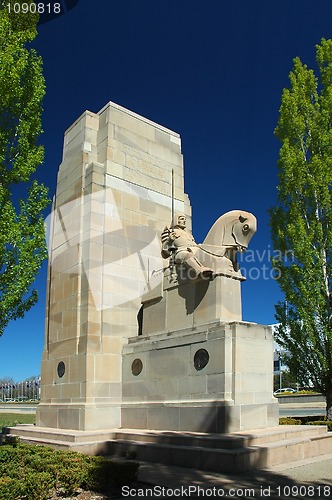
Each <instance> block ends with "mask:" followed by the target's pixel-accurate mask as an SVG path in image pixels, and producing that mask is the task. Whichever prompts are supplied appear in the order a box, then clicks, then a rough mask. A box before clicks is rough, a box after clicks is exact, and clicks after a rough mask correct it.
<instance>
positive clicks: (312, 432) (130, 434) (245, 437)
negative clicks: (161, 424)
mask: <svg viewBox="0 0 332 500" xmlns="http://www.w3.org/2000/svg"><path fill="white" fill-rule="evenodd" d="M325 434H326V427H325V426H308V425H289V426H288V425H287V426H278V427H272V428H269V429H256V430H253V431H250V432H247V431H246V432H242V433H241V432H233V433H230V434H205V433H198V432H167V431H145V430H144V431H140V430H137V429H120V430H116V431H115V433H114V437H115V438H116V439H117V440H130V441H144V442H146V443H147V442H150V443H163V444H172V445H179V446H199V447H208V448H223V449H234V448H241V447H247V446H257V445H260V444H264V443H271V442H273V441H282V440H286V439H288V438H294V437H315V436H318V435H325Z"/></svg>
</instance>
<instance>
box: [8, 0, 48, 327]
mask: <svg viewBox="0 0 332 500" xmlns="http://www.w3.org/2000/svg"><path fill="white" fill-rule="evenodd" d="M33 3H34V2H32V1H31V0H28V1H26V0H25V2H24V4H25V6H26V5H29V4H33ZM14 4H15V5H16V12H15V11H14ZM19 4H21V5H22V7H23V2H22V1H17V0H16V1H15V2H13V1H12V0H6V1H3V0H0V335H2V333H3V331H4V329H5V327H6V326H7V324H8V322H9V321H10V320H12V319H16V318H18V317H23V316H24V314H25V312H26V311H27V310H28V309H30V307H31V306H32V305H33V304H34V303H35V302H36V301H37V292H36V291H35V290H31V289H30V287H31V285H32V284H33V282H34V280H35V277H36V274H37V273H38V270H39V268H40V266H41V263H42V261H43V259H45V257H46V246H45V234H44V221H43V209H44V208H45V207H46V206H47V205H48V197H47V189H46V188H45V187H44V186H43V185H41V184H39V183H38V182H37V181H36V180H34V173H35V171H36V169H37V167H38V166H39V165H40V164H41V163H42V162H43V157H44V150H43V147H42V146H41V145H40V144H39V136H40V134H41V132H42V128H41V114H42V99H43V96H44V93H45V84H44V78H43V74H42V61H41V58H40V57H39V56H38V55H37V53H36V52H35V50H34V49H33V48H30V47H29V43H30V42H31V41H32V40H33V39H34V38H35V36H36V34H37V31H36V24H37V21H38V16H37V15H35V14H33V13H32V14H31V13H30V12H26V11H25V12H24V11H23V9H22V10H21V13H19V9H18V7H19ZM31 11H32V12H33V8H32V9H31Z"/></svg>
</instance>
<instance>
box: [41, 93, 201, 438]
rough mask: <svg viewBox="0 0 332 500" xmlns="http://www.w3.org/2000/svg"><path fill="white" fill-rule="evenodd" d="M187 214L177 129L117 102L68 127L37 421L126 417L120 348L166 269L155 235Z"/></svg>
mask: <svg viewBox="0 0 332 500" xmlns="http://www.w3.org/2000/svg"><path fill="white" fill-rule="evenodd" d="M172 171H173V175H174V199H175V210H176V211H177V212H181V213H185V214H186V215H187V218H188V219H189V221H190V217H191V208H190V203H189V200H188V197H187V196H186V194H185V193H184V187H183V158H182V154H181V140H180V136H179V135H178V134H177V133H175V132H172V131H171V130H168V129H166V128H164V127H162V126H160V125H158V124H156V123H153V122H151V121H150V120H147V119H146V118H143V117H142V116H139V115H137V114H135V113H133V112H131V111H129V110H127V109H124V108H123V107H121V106H118V105H116V104H114V103H112V102H110V103H108V104H107V105H106V106H105V107H104V108H103V109H102V110H101V111H100V112H99V113H96V114H95V113H92V112H90V111H86V112H85V113H84V114H83V115H82V116H81V117H80V118H78V120H77V121H76V122H75V123H74V124H73V125H72V126H71V127H70V128H69V129H68V130H67V131H66V133H65V140H64V150H63V160H62V163H61V165H60V169H59V174H58V182H57V189H56V195H55V199H54V203H53V211H52V214H51V216H50V221H49V222H50V224H49V235H50V236H49V241H50V243H49V269H48V286H47V312H46V326H45V347H44V352H43V359H42V387H41V403H40V405H39V406H38V409H37V425H39V426H42V427H52V428H62V429H74V430H98V429H107V428H108V429H109V428H116V427H120V426H121V410H120V404H121V398H122V394H121V390H122V389H121V387H122V380H121V364H122V347H123V345H124V344H126V343H127V339H128V338H130V337H135V336H137V335H138V331H139V310H140V303H141V297H142V295H143V292H144V289H146V286H147V283H148V281H149V277H150V274H151V272H152V271H153V270H156V269H160V268H162V266H163V261H162V259H161V257H160V243H159V234H160V230H161V229H162V228H163V225H166V224H167V223H169V222H170V218H171V206H172Z"/></svg>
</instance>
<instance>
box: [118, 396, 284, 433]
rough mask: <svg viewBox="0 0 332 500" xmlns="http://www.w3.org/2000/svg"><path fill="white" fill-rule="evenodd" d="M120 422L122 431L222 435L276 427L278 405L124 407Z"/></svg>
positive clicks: (199, 403)
mask: <svg viewBox="0 0 332 500" xmlns="http://www.w3.org/2000/svg"><path fill="white" fill-rule="evenodd" d="M121 419H122V426H123V427H124V428H135V429H154V430H167V429H171V430H172V431H179V432H180V431H189V432H204V433H225V432H235V431H238V430H239V429H243V430H244V429H251V428H252V426H253V425H256V426H257V428H265V427H271V426H272V425H277V424H278V419H279V405H278V403H269V404H252V405H234V402H233V401H194V402H193V401H183V402H176V403H145V404H144V403H141V404H128V405H126V404H123V405H122V413H121Z"/></svg>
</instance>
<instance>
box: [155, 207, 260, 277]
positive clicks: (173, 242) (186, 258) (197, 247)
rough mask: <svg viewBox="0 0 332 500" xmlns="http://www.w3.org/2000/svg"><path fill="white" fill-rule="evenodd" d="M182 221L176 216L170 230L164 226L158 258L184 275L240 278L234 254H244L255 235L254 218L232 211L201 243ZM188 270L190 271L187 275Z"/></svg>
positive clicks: (181, 218)
mask: <svg viewBox="0 0 332 500" xmlns="http://www.w3.org/2000/svg"><path fill="white" fill-rule="evenodd" d="M185 223H186V218H185V216H184V215H182V214H181V215H178V216H177V221H176V224H175V225H174V227H172V228H170V227H169V226H166V228H165V229H164V230H163V232H162V234H161V242H162V256H163V257H164V258H168V257H169V258H170V259H171V264H170V266H172V265H173V266H174V265H175V267H176V269H177V272H178V273H179V270H180V269H183V267H185V268H186V269H187V271H188V272H187V276H188V277H189V278H190V277H191V278H192V279H196V278H198V277H199V276H204V277H209V276H211V277H215V276H216V275H224V276H229V277H231V278H235V277H236V278H239V279H244V278H243V276H242V274H241V271H240V268H239V265H238V262H237V253H238V252H244V251H245V250H246V249H247V247H248V244H249V241H250V240H251V238H252V236H253V235H254V233H255V232H256V218H255V217H254V215H252V214H251V213H249V212H244V211H243V210H232V211H230V212H227V213H226V214H224V215H222V216H221V217H219V219H217V220H216V222H215V223H214V224H213V226H212V227H211V229H210V231H209V232H208V234H207V236H206V238H205V240H204V242H203V243H202V244H197V243H196V242H195V240H194V238H193V236H192V235H191V234H190V233H189V232H188V231H187V230H186V228H185ZM190 271H192V272H190Z"/></svg>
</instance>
